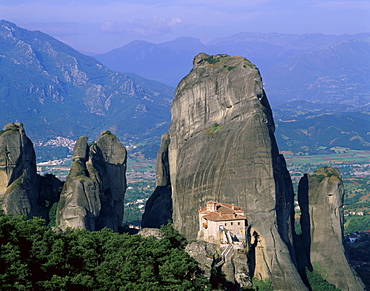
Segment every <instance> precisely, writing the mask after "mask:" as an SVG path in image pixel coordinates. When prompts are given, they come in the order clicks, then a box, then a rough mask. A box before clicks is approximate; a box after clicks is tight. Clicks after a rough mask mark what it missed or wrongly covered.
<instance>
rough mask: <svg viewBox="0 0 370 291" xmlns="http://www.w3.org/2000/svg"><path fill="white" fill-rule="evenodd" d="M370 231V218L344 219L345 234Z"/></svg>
mask: <svg viewBox="0 0 370 291" xmlns="http://www.w3.org/2000/svg"><path fill="white" fill-rule="evenodd" d="M367 230H370V216H369V215H365V216H352V217H346V222H345V233H346V234H347V233H352V232H362V231H367Z"/></svg>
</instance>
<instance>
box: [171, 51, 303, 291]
mask: <svg viewBox="0 0 370 291" xmlns="http://www.w3.org/2000/svg"><path fill="white" fill-rule="evenodd" d="M193 65H194V67H193V69H192V70H191V72H190V73H189V74H188V75H187V76H186V77H185V78H183V80H182V81H181V82H180V84H179V85H178V87H177V90H176V96H175V99H174V101H173V104H172V107H171V113H172V121H171V125H170V128H169V133H168V139H169V145H168V164H169V175H168V177H169V180H170V185H171V191H172V203H173V215H172V217H173V223H174V226H175V228H176V229H177V230H178V231H179V232H180V233H184V234H185V235H186V236H187V238H188V239H195V238H196V236H197V232H198V210H199V209H200V208H201V207H203V205H204V204H205V203H206V202H207V201H210V200H214V201H220V202H223V203H228V204H235V205H238V206H240V207H242V208H243V210H244V211H245V215H246V216H247V220H248V225H249V226H248V229H247V233H248V238H247V239H248V241H249V244H250V248H249V250H250V253H249V254H248V256H249V263H248V264H250V266H249V268H248V269H249V271H250V273H251V276H257V277H259V278H260V279H265V278H270V279H271V281H272V284H273V286H274V290H305V289H306V287H305V286H304V284H303V282H302V281H301V278H300V276H299V274H298V272H297V270H296V266H295V254H294V249H293V190H292V184H291V181H290V176H289V173H288V171H287V169H286V166H285V161H284V158H283V157H282V156H281V155H279V153H278V148H277V145H276V142H275V138H274V127H275V126H274V122H273V118H272V113H271V109H270V106H269V103H268V101H267V98H266V95H265V92H264V90H263V86H262V80H261V76H260V74H259V71H258V69H257V68H256V67H255V66H254V65H253V64H251V63H250V62H249V61H248V60H247V59H245V58H243V57H229V56H227V55H216V56H209V55H207V54H204V53H201V54H199V55H197V56H196V57H195V58H194V61H193Z"/></svg>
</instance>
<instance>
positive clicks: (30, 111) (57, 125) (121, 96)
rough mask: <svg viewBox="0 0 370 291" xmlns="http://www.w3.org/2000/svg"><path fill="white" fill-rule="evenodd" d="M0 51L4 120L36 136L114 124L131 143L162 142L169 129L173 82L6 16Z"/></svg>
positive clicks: (0, 26) (95, 130) (70, 134)
mask: <svg viewBox="0 0 370 291" xmlns="http://www.w3.org/2000/svg"><path fill="white" fill-rule="evenodd" d="M0 56H1V58H0V63H1V66H0V96H1V99H0V104H1V106H0V115H1V116H2V123H7V122H15V121H19V122H22V123H24V124H26V125H27V129H28V130H27V133H28V135H29V136H30V137H31V139H33V140H35V141H37V140H39V139H44V140H45V139H46V140H47V139H49V138H54V137H56V136H62V137H65V138H70V139H76V138H78V137H79V136H81V135H89V136H90V137H91V138H96V137H97V136H98V135H99V134H100V132H101V131H102V130H107V129H109V130H111V131H112V132H114V133H115V134H116V135H117V137H119V138H120V140H122V141H124V142H125V143H126V144H129V143H137V140H140V142H143V141H147V142H151V143H153V142H154V143H158V140H159V139H158V136H159V135H160V134H161V133H162V132H164V131H166V129H167V127H168V122H169V119H170V118H169V110H168V109H169V106H170V102H171V100H172V95H173V89H172V88H171V87H169V86H166V85H163V84H160V83H158V82H155V81H149V80H146V79H144V78H142V77H140V76H137V75H134V74H120V73H116V72H113V71H111V70H109V69H108V68H106V67H104V66H103V65H102V64H100V63H99V62H97V61H96V60H95V59H94V58H92V57H88V56H85V55H83V54H81V53H79V52H77V51H75V50H74V49H72V48H71V47H69V46H67V45H65V44H64V43H62V42H60V41H58V40H56V39H54V38H52V37H50V36H48V35H46V34H44V33H42V32H39V31H28V30H25V29H22V28H19V27H17V26H16V25H15V24H12V23H10V22H7V21H4V20H2V21H1V22H0ZM157 139H158V140H157Z"/></svg>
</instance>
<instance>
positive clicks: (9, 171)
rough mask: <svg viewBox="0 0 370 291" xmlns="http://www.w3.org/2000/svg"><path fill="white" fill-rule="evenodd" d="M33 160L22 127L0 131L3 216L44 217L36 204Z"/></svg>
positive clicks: (33, 152)
mask: <svg viewBox="0 0 370 291" xmlns="http://www.w3.org/2000/svg"><path fill="white" fill-rule="evenodd" d="M38 199H39V191H38V177H37V172H36V156H35V151H34V149H33V144H32V142H31V140H30V139H29V138H28V137H27V136H26V133H25V131H24V128H23V124H21V123H8V124H6V125H5V126H4V128H3V130H1V131H0V205H1V206H2V210H3V211H4V213H5V214H10V213H11V214H14V215H25V216H26V217H27V218H31V217H32V216H44V217H45V214H46V212H45V211H43V210H42V208H41V207H40V205H39V204H38Z"/></svg>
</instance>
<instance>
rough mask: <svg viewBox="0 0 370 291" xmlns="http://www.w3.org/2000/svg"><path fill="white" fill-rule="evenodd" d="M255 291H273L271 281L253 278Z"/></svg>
mask: <svg viewBox="0 0 370 291" xmlns="http://www.w3.org/2000/svg"><path fill="white" fill-rule="evenodd" d="M252 282H253V289H252V290H259V291H272V290H273V289H272V286H271V281H270V280H269V279H265V280H258V279H257V278H252Z"/></svg>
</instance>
